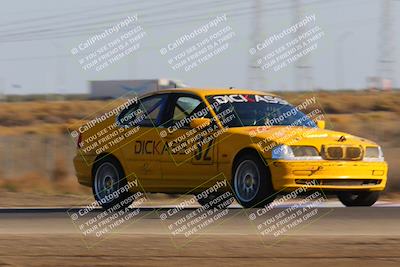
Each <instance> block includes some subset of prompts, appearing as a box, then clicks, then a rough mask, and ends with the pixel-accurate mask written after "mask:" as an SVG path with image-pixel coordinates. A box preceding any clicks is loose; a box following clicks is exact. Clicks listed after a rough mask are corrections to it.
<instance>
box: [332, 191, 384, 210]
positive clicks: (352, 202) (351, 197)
mask: <svg viewBox="0 0 400 267" xmlns="http://www.w3.org/2000/svg"><path fill="white" fill-rule="evenodd" d="M338 198H339V200H340V202H342V204H343V205H345V206H346V207H369V206H372V205H374V204H375V202H376V201H378V199H379V192H368V191H364V192H340V193H338Z"/></svg>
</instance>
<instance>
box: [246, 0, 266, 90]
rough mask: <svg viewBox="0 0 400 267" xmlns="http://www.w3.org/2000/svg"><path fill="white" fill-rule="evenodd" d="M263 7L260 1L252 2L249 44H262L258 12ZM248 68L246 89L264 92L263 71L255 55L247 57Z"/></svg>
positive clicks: (262, 32) (260, 17)
mask: <svg viewBox="0 0 400 267" xmlns="http://www.w3.org/2000/svg"><path fill="white" fill-rule="evenodd" d="M262 7H263V3H262V0H253V8H254V16H253V23H252V26H253V27H252V28H253V32H252V34H251V38H250V39H251V44H252V45H255V44H258V43H260V42H262V40H263V38H264V39H265V36H264V35H265V33H266V32H265V31H264V29H263V22H262V15H261V13H260V12H259V11H260V10H261V9H262ZM249 59H250V60H249V68H248V75H247V78H248V82H247V84H248V87H249V88H250V89H259V90H266V89H267V84H266V80H265V77H264V70H262V69H261V67H260V66H259V65H258V64H257V62H256V61H257V53H256V54H254V55H250V56H249Z"/></svg>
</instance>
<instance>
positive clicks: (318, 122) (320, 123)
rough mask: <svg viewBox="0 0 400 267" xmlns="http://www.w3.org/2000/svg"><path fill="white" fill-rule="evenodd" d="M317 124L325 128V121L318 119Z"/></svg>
mask: <svg viewBox="0 0 400 267" xmlns="http://www.w3.org/2000/svg"><path fill="white" fill-rule="evenodd" d="M317 126H318V128H320V129H325V121H317Z"/></svg>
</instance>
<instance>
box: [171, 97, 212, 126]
mask: <svg viewBox="0 0 400 267" xmlns="http://www.w3.org/2000/svg"><path fill="white" fill-rule="evenodd" d="M190 117H193V118H202V117H205V118H211V116H210V113H209V112H208V110H207V109H206V105H205V104H204V102H203V101H202V100H201V99H200V98H197V97H194V96H179V97H177V99H176V102H175V106H174V109H173V115H172V124H178V125H180V128H188V127H189V124H190V119H189V118H190Z"/></svg>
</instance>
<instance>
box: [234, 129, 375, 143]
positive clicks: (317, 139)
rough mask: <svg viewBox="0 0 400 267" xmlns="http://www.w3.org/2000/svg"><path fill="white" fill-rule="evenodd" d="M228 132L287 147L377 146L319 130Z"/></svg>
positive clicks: (336, 133) (340, 134) (356, 138)
mask: <svg viewBox="0 0 400 267" xmlns="http://www.w3.org/2000/svg"><path fill="white" fill-rule="evenodd" d="M229 132H231V133H236V134H242V135H246V136H249V137H251V139H252V141H253V142H259V141H270V142H276V143H278V144H287V145H312V146H317V147H319V146H321V145H324V144H325V145H327V144H329V145H334V144H337V145H357V146H359V145H361V146H367V145H377V144H376V143H375V142H373V141H370V140H368V139H365V138H362V137H358V136H354V135H351V134H348V133H344V132H338V131H332V130H326V129H320V128H304V127H290V126H271V127H265V126H251V127H237V128H231V129H229Z"/></svg>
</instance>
